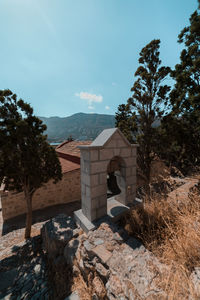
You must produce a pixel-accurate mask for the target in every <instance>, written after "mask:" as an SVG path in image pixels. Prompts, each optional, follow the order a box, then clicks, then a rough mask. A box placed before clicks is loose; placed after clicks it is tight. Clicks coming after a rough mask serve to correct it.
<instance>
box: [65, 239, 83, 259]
mask: <svg viewBox="0 0 200 300" xmlns="http://www.w3.org/2000/svg"><path fill="white" fill-rule="evenodd" d="M78 246H79V240H78V239H73V240H71V241H70V242H69V243H68V244H67V245H66V246H65V249H64V257H65V259H66V262H67V264H69V265H73V261H74V257H75V255H76V252H77V250H78Z"/></svg>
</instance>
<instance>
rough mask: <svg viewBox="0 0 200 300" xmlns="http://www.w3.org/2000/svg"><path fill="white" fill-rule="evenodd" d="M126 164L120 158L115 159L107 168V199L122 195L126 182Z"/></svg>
mask: <svg viewBox="0 0 200 300" xmlns="http://www.w3.org/2000/svg"><path fill="white" fill-rule="evenodd" d="M125 167H126V166H125V162H124V160H123V159H122V158H121V157H120V156H115V157H113V158H112V159H111V160H110V162H109V163H108V166H107V198H110V197H113V196H117V195H120V194H121V193H122V192H123V187H124V184H123V183H124V181H125Z"/></svg>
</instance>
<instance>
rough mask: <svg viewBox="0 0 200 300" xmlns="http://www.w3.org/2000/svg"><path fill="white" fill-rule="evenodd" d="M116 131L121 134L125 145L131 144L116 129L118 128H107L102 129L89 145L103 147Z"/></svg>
mask: <svg viewBox="0 0 200 300" xmlns="http://www.w3.org/2000/svg"><path fill="white" fill-rule="evenodd" d="M116 132H118V133H119V135H120V136H121V138H122V140H123V141H124V142H125V143H126V144H127V146H129V147H131V144H130V143H129V141H128V140H127V139H126V138H125V136H124V135H123V133H122V132H121V131H120V130H119V129H118V128H109V129H104V130H103V131H102V132H101V133H100V134H99V135H98V137H97V138H96V139H95V140H94V141H93V142H92V144H91V145H90V146H91V147H103V146H105V145H106V144H107V143H108V141H110V139H111V138H112V136H113V135H114V134H115V133H116Z"/></svg>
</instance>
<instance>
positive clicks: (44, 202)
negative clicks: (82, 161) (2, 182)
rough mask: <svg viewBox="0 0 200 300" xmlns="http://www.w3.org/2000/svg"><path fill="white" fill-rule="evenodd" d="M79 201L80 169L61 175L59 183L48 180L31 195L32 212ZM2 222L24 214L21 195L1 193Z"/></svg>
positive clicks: (24, 205) (24, 203) (24, 209)
mask: <svg viewBox="0 0 200 300" xmlns="http://www.w3.org/2000/svg"><path fill="white" fill-rule="evenodd" d="M80 199H81V188H80V169H78V170H74V171H71V172H67V173H65V174H63V178H62V180H61V181H60V182H58V183H56V184H54V183H53V181H52V180H50V181H49V182H48V183H47V184H45V186H43V187H41V188H39V189H38V190H37V191H36V192H35V193H34V195H33V202H32V205H33V210H37V209H42V208H45V207H48V206H52V205H56V204H61V203H69V202H74V201H77V200H80ZM1 203H2V215H3V220H4V221H5V220H8V219H10V218H13V217H15V216H18V215H21V214H24V213H26V202H25V200H24V194H23V193H16V192H3V193H2V194H1Z"/></svg>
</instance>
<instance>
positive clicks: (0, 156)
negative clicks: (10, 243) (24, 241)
mask: <svg viewBox="0 0 200 300" xmlns="http://www.w3.org/2000/svg"><path fill="white" fill-rule="evenodd" d="M45 130H46V126H45V125H44V124H43V123H42V121H41V120H40V119H39V118H37V117H36V116H34V115H33V109H32V107H31V106H30V105H29V104H28V103H26V102H24V101H23V100H21V99H20V100H17V96H16V95H15V94H13V93H12V92H11V91H10V90H3V91H0V178H1V179H3V180H4V183H5V186H6V189H8V190H16V191H18V192H21V191H23V192H24V196H25V200H26V203H27V222H26V231H25V237H26V238H28V237H30V232H31V224H32V197H33V194H34V192H35V191H36V190H37V189H38V188H39V187H41V186H42V185H43V184H44V183H46V182H48V181H49V180H50V179H53V180H54V183H56V182H57V181H58V180H60V179H61V177H62V173H61V166H60V163H59V160H58V158H57V155H56V152H55V150H54V149H53V148H52V147H51V146H50V145H49V144H48V142H47V140H46V136H45V135H43V132H44V131H45Z"/></svg>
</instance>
